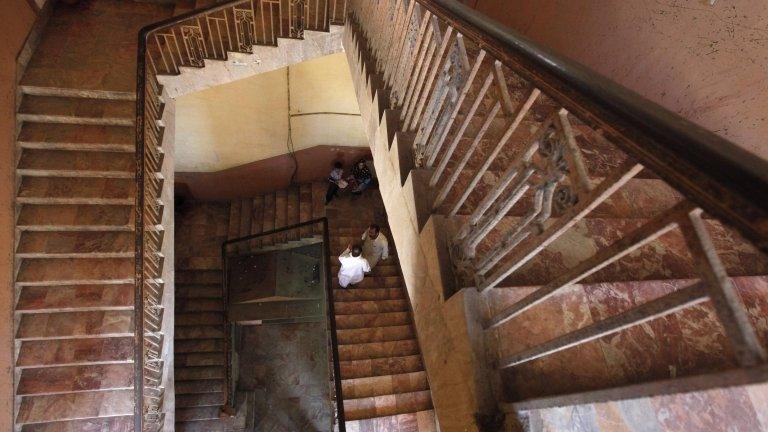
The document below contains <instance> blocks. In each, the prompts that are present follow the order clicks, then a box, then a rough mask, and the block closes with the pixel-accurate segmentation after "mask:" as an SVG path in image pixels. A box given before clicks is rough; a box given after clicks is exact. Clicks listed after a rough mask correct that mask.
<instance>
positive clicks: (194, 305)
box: [176, 298, 224, 313]
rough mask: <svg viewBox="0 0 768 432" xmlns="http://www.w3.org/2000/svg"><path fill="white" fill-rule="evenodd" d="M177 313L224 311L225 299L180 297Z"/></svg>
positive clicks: (177, 303)
mask: <svg viewBox="0 0 768 432" xmlns="http://www.w3.org/2000/svg"><path fill="white" fill-rule="evenodd" d="M176 311H177V313H189V312H224V300H223V299H221V298H218V299H215V298H214V299H205V298H194V299H179V300H178V301H177V302H176Z"/></svg>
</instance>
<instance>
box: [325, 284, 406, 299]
mask: <svg viewBox="0 0 768 432" xmlns="http://www.w3.org/2000/svg"><path fill="white" fill-rule="evenodd" d="M404 298H406V296H405V290H404V289H403V288H346V289H342V288H336V289H334V290H333V300H334V302H336V303H340V302H356V301H374V300H400V299H404Z"/></svg>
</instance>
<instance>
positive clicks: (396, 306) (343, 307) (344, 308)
mask: <svg viewBox="0 0 768 432" xmlns="http://www.w3.org/2000/svg"><path fill="white" fill-rule="evenodd" d="M408 310H409V304H408V300H405V299H402V300H367V301H349V302H338V303H336V304H335V306H334V312H335V313H336V315H350V314H361V313H381V312H406V311H408Z"/></svg>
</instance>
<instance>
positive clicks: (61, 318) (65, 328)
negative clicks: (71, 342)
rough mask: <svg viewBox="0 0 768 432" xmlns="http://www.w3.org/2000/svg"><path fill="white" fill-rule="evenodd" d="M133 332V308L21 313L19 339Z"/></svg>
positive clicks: (104, 335) (127, 333) (111, 335)
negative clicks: (129, 309) (126, 309)
mask: <svg viewBox="0 0 768 432" xmlns="http://www.w3.org/2000/svg"><path fill="white" fill-rule="evenodd" d="M131 335H133V311H124V310H116V311H115V310H105V311H81V312H51V313H34V314H22V316H21V319H20V320H19V326H18V331H17V332H16V339H23V340H30V339H35V340H40V339H57V338H82V337H89V338H91V337H122V336H131Z"/></svg>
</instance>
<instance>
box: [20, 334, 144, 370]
mask: <svg viewBox="0 0 768 432" xmlns="http://www.w3.org/2000/svg"><path fill="white" fill-rule="evenodd" d="M132 362H133V335H131V336H126V337H110V338H89V339H59V340H29V341H22V342H21V348H20V349H19V354H18V355H17V357H16V366H17V367H20V368H27V367H37V366H64V365H87V364H89V363H90V364H97V363H132Z"/></svg>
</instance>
